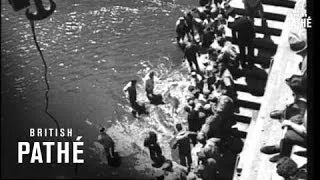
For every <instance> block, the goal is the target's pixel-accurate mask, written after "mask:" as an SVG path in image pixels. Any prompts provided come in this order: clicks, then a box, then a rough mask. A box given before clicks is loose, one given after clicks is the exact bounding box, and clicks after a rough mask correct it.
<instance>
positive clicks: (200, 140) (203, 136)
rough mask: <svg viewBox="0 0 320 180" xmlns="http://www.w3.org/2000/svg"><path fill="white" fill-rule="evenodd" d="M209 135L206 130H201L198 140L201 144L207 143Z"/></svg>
mask: <svg viewBox="0 0 320 180" xmlns="http://www.w3.org/2000/svg"><path fill="white" fill-rule="evenodd" d="M206 140H207V136H206V134H205V133H204V132H202V131H200V132H198V134H197V141H198V142H200V143H201V144H206Z"/></svg>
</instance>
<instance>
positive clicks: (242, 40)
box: [229, 16, 255, 68]
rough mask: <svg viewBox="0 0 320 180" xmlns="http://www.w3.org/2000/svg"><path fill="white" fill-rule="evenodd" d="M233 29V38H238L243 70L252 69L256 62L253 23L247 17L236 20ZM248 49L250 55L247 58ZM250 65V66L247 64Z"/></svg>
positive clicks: (232, 25) (231, 26)
mask: <svg viewBox="0 0 320 180" xmlns="http://www.w3.org/2000/svg"><path fill="white" fill-rule="evenodd" d="M229 27H230V28H231V29H232V36H233V38H237V40H238V45H239V50H240V63H241V66H242V68H243V67H246V66H247V65H248V66H249V67H252V66H253V64H254V62H253V58H254V47H253V40H254V38H255V30H254V25H253V23H252V21H250V19H249V18H248V17H246V16H243V17H239V18H236V20H235V21H234V23H232V24H231V25H230V26H229ZM246 48H247V49H248V55H247V57H246ZM246 63H248V64H246Z"/></svg>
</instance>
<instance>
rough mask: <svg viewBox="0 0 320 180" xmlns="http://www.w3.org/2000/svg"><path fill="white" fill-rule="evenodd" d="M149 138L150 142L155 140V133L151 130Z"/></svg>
mask: <svg viewBox="0 0 320 180" xmlns="http://www.w3.org/2000/svg"><path fill="white" fill-rule="evenodd" d="M149 138H150V140H151V141H152V142H157V134H156V133H155V132H153V131H150V132H149Z"/></svg>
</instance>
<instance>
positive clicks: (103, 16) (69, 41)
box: [1, 0, 197, 177]
mask: <svg viewBox="0 0 320 180" xmlns="http://www.w3.org/2000/svg"><path fill="white" fill-rule="evenodd" d="M1 2H2V7H1V10H2V11H1V30H2V31H1V70H2V72H1V79H2V81H3V83H2V85H3V86H2V89H1V93H2V96H3V97H5V102H6V103H8V104H13V105H14V107H16V108H19V109H26V111H24V112H23V113H25V114H31V112H30V111H35V112H36V113H35V114H33V115H30V116H31V117H34V118H30V119H31V120H30V122H31V121H32V123H33V124H37V123H39V122H38V121H39V119H41V118H39V117H42V119H43V118H47V117H46V116H45V114H44V113H43V112H42V109H43V108H44V107H43V102H44V92H45V85H44V81H43V65H42V63H41V60H40V56H39V54H38V52H37V51H36V47H35V44H34V42H33V38H32V34H31V29H30V25H29V22H28V21H27V20H26V18H25V17H24V12H14V11H13V10H12V9H11V7H10V6H9V5H8V1H6V0H2V1H1ZM55 2H56V3H57V9H56V11H55V13H54V14H53V15H52V16H50V17H49V18H47V19H45V20H43V21H37V22H35V27H36V29H35V31H36V34H37V39H38V41H39V45H40V47H41V49H42V50H43V54H44V56H45V59H46V61H47V64H48V66H49V74H48V77H49V83H50V86H51V88H52V89H51V91H50V94H49V98H50V105H49V111H51V112H52V113H53V114H55V115H56V116H57V119H59V121H60V123H61V124H62V126H71V127H73V128H75V129H76V130H77V132H78V133H79V134H81V135H83V136H84V140H85V144H86V146H87V147H86V149H87V150H88V152H90V153H89V155H87V156H86V158H87V159H86V162H88V163H89V162H90V163H97V164H99V163H102V164H104V163H105V158H104V156H103V155H101V153H102V152H101V151H100V150H101V147H100V146H99V145H98V144H97V143H95V142H94V141H95V138H96V136H97V132H98V128H99V127H101V126H105V127H106V128H107V129H108V130H107V131H108V133H109V134H110V136H111V137H112V138H114V140H115V142H116V150H117V151H119V153H120V155H121V156H123V157H124V161H122V163H123V165H122V166H121V167H120V168H118V169H116V170H115V169H114V170H113V171H112V172H113V173H112V176H119V177H120V176H126V177H127V176H129V175H130V172H131V171H139V172H140V173H141V174H149V175H152V174H153V173H154V170H153V168H152V167H151V163H150V161H149V154H148V153H149V152H148V150H147V149H146V148H145V147H144V146H143V139H144V137H145V135H146V133H147V132H148V131H149V130H153V131H157V132H158V133H159V141H160V145H161V148H162V149H163V152H164V155H165V156H166V157H167V158H172V156H173V154H172V152H171V149H170V146H169V144H170V141H171V138H172V137H173V135H174V128H173V127H174V124H175V123H177V122H183V123H186V120H185V117H184V114H183V113H181V115H180V116H176V117H175V118H172V117H171V115H170V107H169V105H161V106H158V107H155V106H149V107H148V108H149V109H150V111H151V114H150V116H148V117H143V118H140V119H133V117H132V115H131V113H130V107H129V103H128V102H127V100H126V99H125V97H124V94H123V92H122V88H123V87H124V86H125V85H126V83H128V82H129V81H130V80H131V79H132V78H136V79H138V84H139V90H138V96H139V97H138V99H139V101H147V98H146V95H145V92H144V88H143V86H144V80H145V76H146V74H147V73H148V72H150V71H151V70H154V71H156V72H157V78H158V81H157V83H156V90H155V91H156V92H158V93H164V92H165V91H167V90H168V88H169V87H170V86H171V85H172V84H177V85H176V86H175V87H174V88H173V89H172V96H175V97H178V98H179V99H180V101H181V102H180V104H183V103H184V101H185V98H184V96H185V95H186V89H187V84H188V83H187V79H186V78H185V77H184V75H183V74H184V73H185V72H186V70H185V67H186V66H181V62H182V61H181V60H182V52H181V51H180V50H179V48H178V47H176V45H175V44H174V43H173V42H174V39H175V30H174V25H175V21H176V19H177V18H178V17H179V16H182V15H183V11H184V10H186V9H191V8H192V7H195V5H196V4H197V2H195V1H192V0H140V1H139V0H108V1H104V0H77V1H76V0H68V1H63V0H56V1H55ZM182 109H183V107H182V106H180V107H179V109H178V111H180V112H183V110H182ZM3 113H6V112H3ZM8 116H10V115H8ZM28 116H29V115H28ZM13 119H14V118H13ZM46 122H49V120H48V121H46ZM41 123H42V122H41ZM30 124H31V123H30ZM50 125H51V124H50ZM50 125H48V124H47V126H50ZM39 126H40V125H39ZM97 157H98V158H99V159H100V160H99V161H100V162H96V161H94V160H91V161H90V159H95V158H97ZM93 167H96V166H93ZM92 172H94V170H92ZM120 172H127V174H121V173H120ZM82 173H84V172H82ZM94 174H95V175H96V176H109V175H110V173H109V172H107V171H106V172H99V173H97V172H95V173H94Z"/></svg>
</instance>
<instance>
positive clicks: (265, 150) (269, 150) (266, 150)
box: [260, 146, 280, 154]
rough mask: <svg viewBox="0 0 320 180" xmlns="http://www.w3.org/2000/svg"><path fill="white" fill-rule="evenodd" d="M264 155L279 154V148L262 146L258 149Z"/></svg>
mask: <svg viewBox="0 0 320 180" xmlns="http://www.w3.org/2000/svg"><path fill="white" fill-rule="evenodd" d="M260 151H261V152H262V153H264V154H276V153H279V152H280V147H279V146H264V147H262V148H261V149H260Z"/></svg>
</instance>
